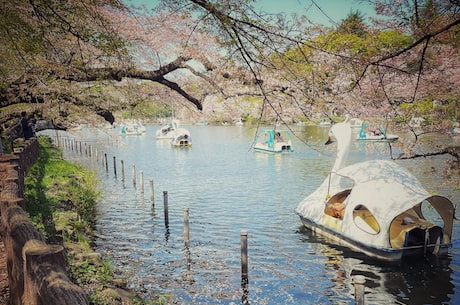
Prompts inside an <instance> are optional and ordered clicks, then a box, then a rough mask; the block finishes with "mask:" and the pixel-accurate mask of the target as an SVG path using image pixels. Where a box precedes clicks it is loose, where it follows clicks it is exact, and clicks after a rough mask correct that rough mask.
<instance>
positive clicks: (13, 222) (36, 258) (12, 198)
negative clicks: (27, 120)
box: [0, 138, 89, 305]
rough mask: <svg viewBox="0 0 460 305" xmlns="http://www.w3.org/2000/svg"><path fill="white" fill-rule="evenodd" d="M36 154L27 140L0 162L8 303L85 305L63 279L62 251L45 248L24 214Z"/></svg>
mask: <svg viewBox="0 0 460 305" xmlns="http://www.w3.org/2000/svg"><path fill="white" fill-rule="evenodd" d="M38 154H39V145H38V141H37V139H36V138H31V139H29V140H27V141H25V142H24V146H23V147H20V148H15V150H14V153H13V154H8V155H3V156H2V157H1V158H0V213H1V214H0V216H1V217H0V234H1V237H2V240H3V243H4V246H5V252H6V258H7V270H8V285H9V291H10V302H9V303H10V304H15V305H22V304H24V305H49V304H68V305H77V304H78V305H87V304H89V301H88V298H87V295H86V293H85V292H84V290H83V289H82V288H81V287H79V286H77V285H75V284H73V283H72V282H71V281H70V280H69V278H68V276H67V269H68V268H67V263H66V259H65V255H64V248H63V247H62V246H61V245H49V244H47V243H46V241H45V238H44V237H43V235H42V234H41V233H40V232H38V231H37V230H36V229H35V227H34V226H33V225H32V223H31V221H30V220H29V218H28V216H27V213H26V212H25V211H24V204H25V202H24V175H25V174H26V173H27V172H28V170H29V169H30V168H31V166H32V165H33V164H34V163H35V162H36V161H37V159H38ZM27 204H33V202H30V203H29V202H28V203H27Z"/></svg>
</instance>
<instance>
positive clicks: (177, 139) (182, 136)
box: [171, 128, 192, 148]
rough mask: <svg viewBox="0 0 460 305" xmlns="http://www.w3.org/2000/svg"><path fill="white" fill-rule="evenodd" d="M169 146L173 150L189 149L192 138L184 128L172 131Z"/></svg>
mask: <svg viewBox="0 0 460 305" xmlns="http://www.w3.org/2000/svg"><path fill="white" fill-rule="evenodd" d="M171 146H172V147H175V148H189V147H192V137H191V136H190V131H188V129H185V128H178V129H177V130H175V131H174V136H173V138H172V140H171Z"/></svg>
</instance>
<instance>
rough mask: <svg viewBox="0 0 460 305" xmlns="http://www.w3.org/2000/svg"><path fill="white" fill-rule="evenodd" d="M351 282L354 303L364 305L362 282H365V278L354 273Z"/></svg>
mask: <svg viewBox="0 0 460 305" xmlns="http://www.w3.org/2000/svg"><path fill="white" fill-rule="evenodd" d="M353 282H354V284H355V304H356V305H364V288H365V286H364V284H365V283H366V278H365V277H364V275H355V276H354V277H353Z"/></svg>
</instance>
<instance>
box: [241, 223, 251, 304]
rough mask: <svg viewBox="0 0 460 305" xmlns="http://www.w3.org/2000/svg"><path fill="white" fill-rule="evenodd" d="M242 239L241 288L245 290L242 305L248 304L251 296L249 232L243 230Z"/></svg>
mask: <svg viewBox="0 0 460 305" xmlns="http://www.w3.org/2000/svg"><path fill="white" fill-rule="evenodd" d="M240 238H241V288H242V289H243V296H242V297H241V303H242V304H248V295H249V289H248V286H249V279H248V232H247V231H246V230H242V231H241V232H240Z"/></svg>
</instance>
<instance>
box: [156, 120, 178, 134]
mask: <svg viewBox="0 0 460 305" xmlns="http://www.w3.org/2000/svg"><path fill="white" fill-rule="evenodd" d="M178 128H179V120H172V121H171V122H169V123H167V124H165V125H163V126H161V128H160V129H158V130H157V131H156V132H155V137H156V138H157V139H172V138H173V137H174V134H175V131H176V130H177V129H178Z"/></svg>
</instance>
